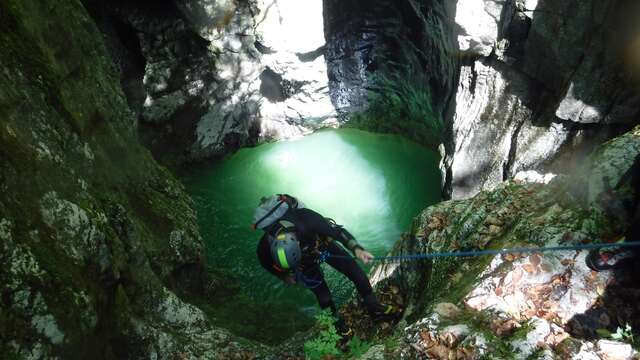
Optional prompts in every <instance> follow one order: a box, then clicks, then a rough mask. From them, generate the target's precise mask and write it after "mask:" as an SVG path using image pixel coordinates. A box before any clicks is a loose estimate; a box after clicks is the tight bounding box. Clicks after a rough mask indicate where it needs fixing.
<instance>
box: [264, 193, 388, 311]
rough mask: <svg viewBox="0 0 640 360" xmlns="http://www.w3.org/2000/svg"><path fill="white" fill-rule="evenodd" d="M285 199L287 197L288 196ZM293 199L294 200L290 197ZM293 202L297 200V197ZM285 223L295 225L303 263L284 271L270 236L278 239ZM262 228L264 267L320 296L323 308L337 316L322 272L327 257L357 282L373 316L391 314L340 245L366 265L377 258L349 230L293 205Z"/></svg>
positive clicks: (359, 292)
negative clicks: (272, 249) (278, 264)
mask: <svg viewBox="0 0 640 360" xmlns="http://www.w3.org/2000/svg"><path fill="white" fill-rule="evenodd" d="M281 196H285V197H286V195H281ZM289 199H292V197H290V196H289ZM293 199H294V200H295V198H293ZM263 201H264V199H263ZM283 222H288V223H291V224H293V225H294V226H295V234H296V237H297V239H298V241H299V245H300V261H299V263H298V264H297V266H296V267H295V268H294V269H282V268H280V267H279V266H277V264H276V261H275V260H274V255H273V254H272V251H271V250H270V244H269V236H276V234H277V233H278V231H280V230H281V227H282V223H283ZM262 229H263V230H264V231H265V232H264V235H263V236H262V238H261V239H260V242H259V243H258V248H257V255H258V259H259V261H260V264H261V265H262V267H263V268H264V269H266V270H267V271H268V272H270V273H271V274H273V275H274V276H276V277H278V278H279V279H280V280H282V281H284V282H286V283H288V284H295V283H298V284H300V285H302V286H304V287H306V288H308V289H310V290H311V291H312V292H313V294H314V295H315V296H316V299H317V300H318V304H319V305H320V308H322V309H326V308H330V309H331V311H332V312H333V313H334V314H336V306H335V304H334V302H333V299H332V297H331V291H330V290H329V287H328V286H327V283H326V282H325V280H324V276H323V274H322V270H321V269H320V264H321V262H322V261H321V258H324V259H322V260H324V261H325V262H326V263H327V264H329V265H330V266H332V267H333V268H334V269H336V270H338V271H339V272H340V273H342V274H344V275H345V276H346V277H347V278H349V280H351V281H352V282H353V284H354V285H355V287H356V289H357V291H358V294H360V296H361V297H362V299H363V303H364V305H365V307H366V308H367V310H368V312H369V313H370V314H371V315H373V316H380V315H386V314H388V313H390V312H391V308H390V307H385V306H383V305H382V304H380V302H379V301H378V299H377V298H376V296H375V294H374V293H373V289H372V287H371V284H370V282H369V279H368V278H367V275H366V274H365V273H364V271H363V270H362V269H361V268H360V267H359V266H358V264H357V263H356V261H355V260H354V258H353V257H352V256H349V254H348V253H347V252H346V251H345V249H343V247H342V246H340V245H339V244H338V242H340V243H341V244H342V245H343V246H344V247H345V248H347V249H348V250H349V251H351V252H352V253H353V254H354V255H355V256H356V258H358V259H360V260H362V261H363V262H364V263H365V264H366V263H368V262H370V261H371V260H372V259H373V255H371V253H369V252H368V251H366V250H365V249H364V248H363V247H362V246H361V245H360V244H359V243H358V242H357V241H356V240H355V238H354V237H353V236H352V235H351V234H350V233H349V232H348V231H346V230H345V229H344V228H342V227H341V226H339V225H337V224H335V222H333V221H331V220H329V219H326V218H325V217H323V216H322V215H320V214H318V213H317V212H315V211H313V210H311V209H306V208H296V207H293V206H292V207H290V208H288V209H287V210H286V212H284V214H283V215H282V216H281V217H279V219H278V221H275V222H273V223H271V224H269V225H268V226H266V227H264V228H262ZM327 255H328V256H327Z"/></svg>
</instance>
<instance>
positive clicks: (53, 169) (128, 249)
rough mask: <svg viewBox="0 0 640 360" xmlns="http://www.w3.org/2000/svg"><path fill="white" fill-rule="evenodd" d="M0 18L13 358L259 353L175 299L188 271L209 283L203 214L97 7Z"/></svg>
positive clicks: (28, 8)
mask: <svg viewBox="0 0 640 360" xmlns="http://www.w3.org/2000/svg"><path fill="white" fill-rule="evenodd" d="M0 23H2V31H0V46H1V47H2V49H3V51H2V52H1V53H0V89H2V90H0V108H2V109H3V110H2V124H1V125H0V148H1V149H2V150H1V151H0V153H1V154H0V158H1V159H2V161H0V179H1V180H2V181H0V263H2V266H1V267H0V293H2V297H1V299H0V308H1V311H0V312H1V314H2V315H1V316H0V353H2V357H3V358H19V359H23V358H24V359H26V358H33V359H42V358H51V359H53V358H107V359H110V358H113V359H118V358H120V359H122V358H143V357H150V358H159V359H172V358H175V357H185V358H189V357H192V358H198V357H199V358H216V357H219V356H223V355H222V354H224V353H231V354H237V356H245V357H247V356H249V355H248V353H253V352H254V350H256V349H259V347H255V348H254V347H253V345H251V344H250V343H248V345H247V346H244V345H242V346H241V345H239V344H238V343H237V342H236V339H235V338H234V337H233V336H231V335H230V334H229V333H228V332H226V331H224V330H221V329H217V328H215V327H213V326H211V324H210V323H209V322H208V320H207V318H206V316H205V314H204V313H203V312H202V311H201V310H200V309H198V308H196V307H194V306H192V305H189V304H188V303H186V302H185V301H183V300H182V299H181V298H179V297H178V296H177V295H176V293H177V292H180V293H181V294H182V293H184V290H185V289H183V288H182V286H181V285H182V284H180V283H179V282H178V281H176V277H177V274H181V273H182V272H183V271H184V269H191V270H192V271H193V275H197V276H199V279H202V281H203V282H204V281H206V280H207V275H206V272H205V271H204V264H203V244H202V239H201V237H200V235H199V232H198V228H197V224H196V215H195V212H194V211H193V210H192V207H191V201H190V199H189V198H188V196H187V195H186V193H185V191H184V188H183V187H182V185H181V184H180V183H178V182H177V180H176V179H175V178H174V177H173V176H172V175H171V174H170V173H168V172H167V170H166V169H165V168H164V167H162V166H160V165H158V164H157V163H156V162H155V161H154V160H153V159H152V158H151V156H150V155H149V153H148V151H147V150H146V149H145V148H144V147H142V145H140V144H139V143H138V141H137V139H136V121H135V118H134V116H133V115H132V113H131V111H130V108H129V104H127V101H126V100H125V96H124V94H123V93H122V90H121V84H120V83H119V81H118V75H117V74H116V72H115V71H114V69H113V66H112V62H111V60H110V59H109V56H108V54H107V51H106V49H105V46H104V44H103V42H102V36H101V34H100V32H99V31H98V29H97V28H96V26H95V24H94V22H93V21H92V20H91V18H90V17H89V15H88V14H87V13H86V11H85V10H84V8H83V7H82V6H81V5H80V4H79V3H78V2H77V1H55V2H49V3H46V4H43V3H42V2H34V1H22V0H21V1H4V2H2V3H1V4H0ZM123 68H128V69H129V68H130V67H129V65H123ZM194 277H195V276H194ZM199 285H200V286H201V287H202V286H203V285H202V284H199ZM193 296H198V294H196V293H194V294H193Z"/></svg>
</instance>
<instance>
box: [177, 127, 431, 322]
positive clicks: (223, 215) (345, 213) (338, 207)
mask: <svg viewBox="0 0 640 360" xmlns="http://www.w3.org/2000/svg"><path fill="white" fill-rule="evenodd" d="M438 161H439V157H438V155H437V154H436V153H434V152H433V151H430V150H427V149H425V148H423V147H421V146H419V145H417V144H414V143H412V142H409V141H406V140H403V139H402V138H400V137H397V136H392V135H380V134H372V133H367V132H363V131H359V130H354V129H340V130H325V131H320V132H317V133H315V134H313V135H310V136H307V137H304V138H302V139H299V140H295V141H284V142H278V143H273V144H267V145H261V146H258V147H256V148H248V149H242V150H240V151H238V152H237V153H235V154H234V155H232V156H230V157H228V158H226V159H225V160H223V161H221V162H218V163H216V164H214V165H212V166H210V167H207V168H206V169H199V170H194V171H192V172H191V173H190V174H188V175H187V176H185V178H184V181H185V184H186V186H187V189H188V191H189V193H190V194H191V195H192V197H193V199H194V201H195V203H196V208H197V211H198V217H199V222H200V230H201V233H202V235H203V237H204V240H205V243H206V246H207V255H208V260H209V262H210V264H213V266H214V267H218V268H223V269H227V270H230V271H231V272H232V273H233V274H234V275H235V277H236V278H237V279H238V280H239V281H240V284H241V290H242V292H243V293H244V294H245V295H247V296H249V297H250V298H253V299H254V300H257V301H259V302H260V303H261V304H262V305H264V306H265V307H266V308H269V306H270V305H275V304H278V305H281V307H282V305H285V306H286V307H287V308H288V309H291V310H295V312H303V313H307V314H312V313H313V312H314V311H316V309H317V305H316V302H315V298H314V297H313V295H312V294H311V292H310V291H308V290H305V289H302V288H298V287H289V286H286V285H284V284H282V283H281V282H280V281H278V280H277V279H275V278H274V277H273V276H271V275H270V274H269V273H267V272H266V271H264V270H263V269H262V267H260V264H259V263H258V260H257V258H256V255H255V250H256V245H257V242H258V240H259V239H260V237H261V235H262V232H261V231H259V230H258V231H254V230H253V229H251V228H250V225H251V223H252V215H253V211H254V209H255V207H256V206H257V204H258V202H259V199H260V197H262V196H266V195H271V194H275V193H287V194H291V195H293V196H296V197H298V199H299V200H300V201H302V202H304V203H305V204H306V206H307V207H309V208H311V209H313V210H315V211H317V212H319V213H320V214H322V215H324V216H326V217H331V218H333V219H335V220H336V222H338V223H339V224H342V225H344V226H345V227H346V228H347V229H348V230H349V231H350V232H351V233H352V234H353V235H354V236H355V237H356V239H358V241H359V242H360V243H361V244H362V245H363V246H364V247H365V248H366V249H367V250H369V251H370V252H372V253H373V254H374V255H384V254H385V253H386V252H387V251H388V250H389V249H390V248H391V246H392V245H393V243H394V242H395V241H396V240H397V239H398V238H399V236H400V234H401V232H403V231H406V230H407V229H408V227H409V225H410V223H411V221H412V219H413V217H414V216H415V215H417V214H418V213H419V212H420V210H422V209H423V208H425V207H427V206H429V205H431V204H434V203H436V202H438V201H439V200H440V172H439V170H438ZM324 266H325V275H326V277H327V279H328V282H329V287H330V288H331V289H332V293H333V295H334V300H335V301H336V302H337V303H340V302H341V301H344V300H345V299H346V298H347V297H348V296H349V295H350V294H351V293H352V291H353V286H352V285H351V283H350V282H349V281H348V280H346V279H345V278H344V277H342V276H339V274H337V273H335V272H334V271H333V270H332V269H330V268H329V267H328V266H327V265H324ZM276 317H277V316H276ZM291 326H294V325H291Z"/></svg>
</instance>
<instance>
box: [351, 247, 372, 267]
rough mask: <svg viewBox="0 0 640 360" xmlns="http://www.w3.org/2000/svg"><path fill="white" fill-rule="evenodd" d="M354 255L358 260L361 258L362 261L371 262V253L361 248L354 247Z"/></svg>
mask: <svg viewBox="0 0 640 360" xmlns="http://www.w3.org/2000/svg"><path fill="white" fill-rule="evenodd" d="M355 254H356V257H357V258H358V259H360V260H362V262H363V263H365V264H368V263H369V262H371V260H373V255H372V254H371V253H370V252H368V251H366V250H363V249H356V251H355Z"/></svg>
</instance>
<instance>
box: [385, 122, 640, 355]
mask: <svg viewBox="0 0 640 360" xmlns="http://www.w3.org/2000/svg"><path fill="white" fill-rule="evenodd" d="M637 131H638V128H637V127H636V129H634V130H632V131H629V132H627V133H625V134H623V135H621V136H619V137H618V138H616V139H614V140H612V141H610V142H608V143H606V144H604V145H602V146H601V147H600V148H598V149H597V150H596V151H594V152H593V154H592V155H591V156H590V157H589V158H588V160H587V161H585V163H584V165H583V167H582V171H581V172H579V173H576V174H574V175H573V176H558V177H553V178H550V179H545V176H543V175H541V174H537V173H522V175H519V176H517V178H518V179H519V180H518V181H513V182H507V183H503V184H501V185H499V186H498V187H496V188H495V189H494V190H492V191H482V192H480V193H479V194H478V195H476V196H474V197H472V198H470V199H467V200H451V201H447V202H443V203H440V204H438V205H436V206H432V207H429V208H427V209H425V210H424V211H423V212H422V213H421V214H420V215H419V216H418V217H417V218H416V220H415V223H414V225H413V227H412V229H411V233H410V234H409V235H407V236H403V237H402V239H400V240H399V241H398V243H396V245H395V246H394V249H393V250H392V251H391V255H395V254H425V253H434V252H450V251H454V252H455V251H473V250H484V249H509V248H517V247H527V248H536V247H549V246H556V245H568V246H571V245H573V244H575V245H580V244H583V243H592V242H595V243H598V242H603V241H604V239H606V237H607V236H608V235H607V234H609V233H614V234H616V233H618V232H619V231H620V229H619V228H618V226H619V225H616V221H619V220H618V219H612V218H607V216H613V215H605V214H603V212H602V210H600V209H598V208H596V207H593V206H590V205H589V202H588V199H583V198H582V197H581V196H578V195H577V194H578V193H575V191H577V189H576V188H580V189H582V190H584V189H585V188H586V187H587V186H586V184H587V183H589V182H591V181H594V179H599V180H598V181H599V182H601V181H602V179H603V178H605V177H607V176H610V177H611V178H612V181H613V182H617V181H618V179H619V178H620V174H623V173H625V172H627V171H629V169H630V168H631V166H632V163H633V161H634V159H635V158H636V157H637V156H640V148H637V146H636V145H637V139H638V138H637ZM605 164H607V165H605ZM611 164H617V165H612V166H615V167H616V169H615V170H613V169H610V171H603V166H604V167H605V168H607V169H608V167H609V165H611ZM526 178H532V180H533V181H520V180H523V179H524V180H526ZM547 180H550V181H547ZM572 189H575V190H572ZM591 190H592V191H593V193H591V192H590V193H589V194H590V197H591V196H593V197H596V198H598V197H600V196H601V195H602V194H604V193H607V192H610V190H607V188H606V187H602V186H600V187H593V188H591ZM612 196H618V197H624V196H625V195H624V194H620V193H615V194H614V195H612ZM585 200H586V201H585ZM619 200H620V199H614V198H611V199H610V201H619ZM615 216H616V217H617V216H618V215H615ZM621 219H626V218H625V217H621ZM626 221H627V222H628V220H626ZM629 225H630V224H628V223H626V224H625V226H627V227H628V226H629ZM587 254H588V252H587V251H584V250H582V251H577V250H563V251H539V252H536V251H527V252H520V253H505V254H501V255H485V256H474V257H457V258H441V257H436V258H433V259H432V260H423V261H403V262H400V264H393V265H392V264H381V265H378V266H376V267H375V268H374V269H373V273H374V274H376V275H380V274H384V279H383V280H381V281H380V282H379V283H378V285H377V286H378V287H380V286H385V285H389V284H394V285H395V286H398V287H399V288H401V289H405V290H404V294H405V295H407V296H408V297H407V300H408V303H407V304H406V309H405V313H404V317H403V320H402V321H407V322H408V323H409V325H408V326H404V327H403V330H402V335H401V336H402V337H403V339H404V342H403V343H402V344H401V345H399V346H398V349H397V351H398V352H399V353H401V354H404V356H407V357H420V356H428V357H431V358H436V359H449V358H452V357H453V358H459V359H475V358H479V357H481V356H490V357H496V358H505V357H508V356H513V354H515V356H516V357H517V358H526V357H528V356H534V355H535V356H537V357H538V358H544V359H554V358H562V359H601V358H603V356H612V358H616V359H617V358H620V359H623V358H624V359H627V358H631V356H634V352H633V351H632V350H631V347H630V346H629V345H628V344H622V343H615V342H609V341H606V340H604V339H603V340H600V341H598V342H597V343H596V342H595V341H591V340H589V339H592V338H594V337H596V336H598V335H597V331H600V330H598V329H600V328H607V327H608V328H610V327H611V326H612V324H613V321H619V320H617V319H616V318H615V316H616V315H615V314H623V313H624V314H630V313H633V312H634V311H635V308H633V306H634V305H633V301H631V302H629V303H628V304H622V303H615V304H612V305H611V306H613V307H616V309H615V310H614V309H613V308H607V307H606V306H607V305H606V304H605V305H603V302H604V303H607V302H610V301H612V300H611V296H615V295H612V294H613V293H614V292H615V291H617V290H614V288H613V287H614V286H615V284H616V283H617V282H618V281H621V279H622V277H621V275H620V274H617V273H613V272H595V271H592V270H591V269H590V268H589V267H588V266H587V265H586V257H587ZM616 274H617V275H616ZM625 279H626V278H625ZM627 280H628V279H627ZM627 284H628V282H627ZM632 291H633V290H632ZM448 303H451V304H449V305H446V304H448ZM603 306H604V307H603ZM620 306H622V307H628V308H626V309H624V310H623V309H617V307H620ZM449 308H451V309H453V308H455V309H458V310H457V311H448V309H449ZM618 316H621V315H618ZM632 319H633V318H632ZM454 329H456V330H457V329H465V331H452V330H454ZM601 342H602V346H601V345H600V343H601ZM605 354H607V355H605Z"/></svg>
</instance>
